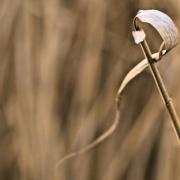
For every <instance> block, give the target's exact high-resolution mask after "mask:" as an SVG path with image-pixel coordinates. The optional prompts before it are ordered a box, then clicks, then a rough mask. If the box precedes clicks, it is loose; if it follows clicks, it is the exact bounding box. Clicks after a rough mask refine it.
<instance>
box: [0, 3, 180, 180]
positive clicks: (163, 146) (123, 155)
mask: <svg viewBox="0 0 180 180" xmlns="http://www.w3.org/2000/svg"><path fill="white" fill-rule="evenodd" d="M140 9H158V10H161V11H163V12H165V13H167V14H168V15H169V16H170V17H171V18H172V19H173V20H174V22H175V24H176V25H177V27H178V29H180V2H179V1H178V0H161V1H158V0H151V1H145V0H136V1H135V0H134V1H133V0H126V1H122V0H111V1H105V0H46V1H44V0H13V1H12V0H1V1H0V24H1V27H0V180H162V179H163V180H179V179H180V146H179V143H178V140H177V138H176V135H175V134H174V130H173V128H172V125H171V122H170V118H169V115H168V114H167V111H166V110H165V108H164V106H163V103H162V101H161V97H160V96H159V94H158V92H157V89H156V87H155V84H154V81H153V79H152V76H151V74H150V73H149V70H146V71H145V72H143V73H142V74H141V75H140V76H138V77H137V78H136V79H135V80H134V81H132V82H131V83H130V85H129V86H128V87H127V88H126V90H125V91H124V93H123V98H122V104H121V118H120V123H119V125H118V128H117V130H116V131H115V132H114V134H113V135H112V136H111V137H110V138H108V139H107V140H106V141H105V142H103V143H102V144H101V145H99V146H98V147H96V148H95V149H93V150H91V151H89V152H87V153H84V154H83V155H81V156H78V157H76V158H72V159H69V160H68V161H66V162H64V163H63V164H61V166H59V167H57V168H56V166H55V165H56V163H57V162H58V160H59V159H61V158H63V157H64V156H65V155H67V154H68V153H70V152H72V151H76V150H79V149H80V148H82V147H84V146H85V145H87V144H88V143H90V142H92V141H93V140H94V139H95V138H97V137H98V136H99V135H101V134H102V133H103V132H105V131H106V130H107V129H108V127H109V126H110V125H111V124H112V122H113V119H114V116H115V96H116V92H117V90H118V87H119V86H120V83H121V82H122V80H123V78H124V76H125V75H126V73H127V72H128V71H129V70H130V69H131V68H132V67H133V66H134V65H136V64H137V63H138V62H140V61H141V60H142V59H143V58H144V57H143V54H142V52H141V49H140V47H139V46H137V45H135V43H134V41H133V38H132V33H131V32H132V20H133V17H134V16H135V15H136V13H137V11H138V10H140ZM149 42H150V44H151V47H152V50H153V52H156V51H157V49H155V48H153V47H155V46H156V38H153V35H152V38H150V41H149ZM179 51H180V46H177V47H176V48H175V49H173V50H172V51H171V52H170V53H168V54H167V55H166V56H165V57H164V58H163V60H162V61H161V62H159V63H158V66H159V69H160V72H161V74H162V76H163V79H164V82H165V84H166V85H167V88H168V91H169V94H170V95H171V97H172V98H173V100H174V104H175V107H176V109H177V112H178V113H179V112H180V104H178V102H179V101H180V79H179V72H180V61H179V57H180V53H179ZM179 115H180V113H179Z"/></svg>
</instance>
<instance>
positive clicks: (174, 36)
mask: <svg viewBox="0 0 180 180" xmlns="http://www.w3.org/2000/svg"><path fill="white" fill-rule="evenodd" d="M137 20H139V21H140V22H142V23H148V24H150V25H151V26H153V27H154V28H155V29H156V30H157V31H158V33H159V35H160V36H161V38H162V39H163V41H164V45H165V49H164V50H166V52H168V51H169V50H171V49H172V48H173V47H175V46H176V45H177V43H178V39H179V33H178V30H177V28H176V26H175V24H174V22H173V21H172V19H171V18H170V17H169V16H168V15H166V14H165V13H163V12H161V11H158V10H153V9H152V10H141V11H139V12H138V13H137V15H136V16H135V18H134V26H135V29H136V30H139V28H140V27H139V24H138V21H137Z"/></svg>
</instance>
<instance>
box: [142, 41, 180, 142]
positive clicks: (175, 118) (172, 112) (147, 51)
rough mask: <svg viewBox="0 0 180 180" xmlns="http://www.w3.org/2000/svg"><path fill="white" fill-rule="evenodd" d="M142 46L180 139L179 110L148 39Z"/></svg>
mask: <svg viewBox="0 0 180 180" xmlns="http://www.w3.org/2000/svg"><path fill="white" fill-rule="evenodd" d="M141 47H142V50H143V52H144V55H145V57H146V58H147V60H148V62H149V65H150V69H151V72H152V75H153V77H154V80H155V82H156V85H157V87H158V89H159V92H160V94H161V96H162V99H163V101H164V103H165V106H166V108H167V110H168V113H169V115H170V117H171V120H172V124H173V126H174V129H175V132H176V135H177V137H178V140H179V141H180V121H179V118H178V115H177V112H176V110H175V107H174V104H173V102H172V99H171V98H170V96H169V95H168V92H167V90H166V86H165V84H164V82H163V80H162V77H161V75H160V73H159V70H158V68H157V66H156V64H155V61H154V59H153V58H152V56H151V51H150V48H149V46H148V44H147V42H146V40H144V41H143V42H142V43H141Z"/></svg>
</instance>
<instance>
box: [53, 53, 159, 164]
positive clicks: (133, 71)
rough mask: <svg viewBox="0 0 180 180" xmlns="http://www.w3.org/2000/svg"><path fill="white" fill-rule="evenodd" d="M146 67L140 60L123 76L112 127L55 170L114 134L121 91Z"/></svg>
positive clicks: (64, 158)
mask: <svg viewBox="0 0 180 180" xmlns="http://www.w3.org/2000/svg"><path fill="white" fill-rule="evenodd" d="M152 57H153V58H154V59H158V58H159V53H154V54H152ZM148 66H149V63H148V61H147V59H144V60H142V61H141V62H140V63H139V64H137V65H136V66H135V67H134V68H132V69H131V70H130V71H129V73H128V74H127V75H126V76H125V78H124V79H123V81H122V83H121V85H120V88H119V90H118V92H117V95H116V103H117V109H116V115H115V118H114V121H113V123H112V125H111V126H110V127H109V129H107V130H106V131H105V132H104V133H103V134H102V135H100V136H99V137H98V138H97V139H95V140H94V141H93V142H91V143H89V144H88V145H86V146H85V147H83V148H81V149H80V150H78V151H74V152H72V153H70V154H67V155H66V156H64V157H63V158H62V159H60V160H59V161H58V162H57V163H56V168H58V167H59V166H60V165H61V164H63V163H64V162H65V161H67V160H69V159H71V158H74V157H77V156H79V155H81V154H83V153H85V152H88V151H90V150H92V149H93V148H95V147H97V146H98V145H99V144H101V143H102V142H104V141H105V140H107V139H108V138H109V137H110V136H111V135H112V134H113V133H114V131H115V130H116V128H117V126H118V124H119V120H120V109H119V105H120V102H121V101H120V98H121V95H122V92H123V90H124V89H125V88H126V86H127V85H128V84H129V82H130V81H131V80H133V79H134V78H135V77H136V76H138V75H139V74H140V73H141V72H143V71H144V70H145V69H146V68H147V67H148Z"/></svg>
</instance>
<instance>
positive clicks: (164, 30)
mask: <svg viewBox="0 0 180 180" xmlns="http://www.w3.org/2000/svg"><path fill="white" fill-rule="evenodd" d="M137 20H140V21H141V22H143V23H149V24H151V25H152V26H153V27H154V28H155V29H156V30H157V31H158V32H159V34H160V36H161V37H162V39H163V42H162V44H161V46H160V48H159V51H158V52H157V53H154V54H152V53H151V51H150V48H149V46H148V44H147V42H146V40H145V37H146V35H145V32H144V31H143V29H141V28H140V26H138V23H137ZM134 26H135V31H133V36H134V39H135V42H136V43H137V44H141V47H142V50H143V53H144V55H145V59H144V60H142V61H141V62H140V63H139V64H138V65H137V66H135V67H134V68H133V69H132V70H131V71H130V72H129V73H128V74H127V75H126V77H125V78H124V80H123V82H122V83H121V85H120V88H119V90H118V93H117V96H116V115H115V119H114V122H113V124H112V125H111V127H110V128H109V129H108V130H107V131H106V132H105V133H104V134H102V135H101V136H100V137H99V138H97V139H96V140H95V141H93V142H92V143H91V144H89V145H87V146H85V147H84V148H82V149H80V150H79V151H77V152H72V153H71V154H68V155H67V156H65V157H64V158H63V159H61V160H60V161H59V162H58V163H57V164H56V167H58V166H59V165H61V164H62V163H63V162H64V161H66V160H68V159H70V158H73V157H76V156H79V155H81V154H83V153H85V152H87V151H89V150H91V149H93V148H95V147H96V146H97V145H99V144H100V143H102V142H103V141H104V140H106V139H107V138H108V137H109V136H110V135H111V134H112V133H113V132H114V131H115V129H116V127H117V126H118V124H119V119H120V103H121V93H122V92H123V90H124V88H125V87H126V85H128V83H129V82H130V81H131V80H132V79H133V78H135V77H136V76H137V75H139V74H140V73H141V72H143V71H144V70H145V69H146V68H147V67H148V66H149V67H150V69H151V72H152V75H153V77H154V80H155V82H156V85H157V88H158V89H159V92H160V94H161V96H162V98H163V101H164V103H165V106H166V108H167V110H168V112H169V115H170V117H171V119H172V123H173V125H174V128H175V132H176V134H177V136H178V140H180V121H179V119H178V116H177V113H176V110H175V108H174V105H173V103H172V100H171V98H170V97H169V95H168V93H167V90H166V87H165V85H164V83H163V81H162V78H161V75H160V73H159V71H158V69H157V67H156V65H155V63H156V62H158V61H159V60H160V59H162V57H163V56H164V55H165V54H166V53H167V52H169V51H170V50H171V49H172V48H173V47H175V46H176V44H177V43H178V38H179V34H178V30H177V28H176V26H175V25H174V23H173V21H172V20H171V19H170V18H169V17H168V16H167V15H166V14H164V13H162V12H160V11H157V10H145V11H142V10H141V11H139V12H138V14H137V15H136V17H135V19H134Z"/></svg>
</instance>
